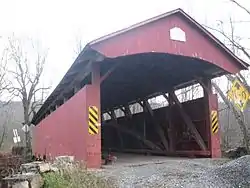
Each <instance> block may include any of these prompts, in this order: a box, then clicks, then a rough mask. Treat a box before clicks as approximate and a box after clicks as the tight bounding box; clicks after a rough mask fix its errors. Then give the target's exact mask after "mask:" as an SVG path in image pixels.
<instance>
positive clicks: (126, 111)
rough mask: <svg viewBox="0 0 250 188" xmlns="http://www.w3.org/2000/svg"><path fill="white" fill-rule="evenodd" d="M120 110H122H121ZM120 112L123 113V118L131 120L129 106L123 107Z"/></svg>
mask: <svg viewBox="0 0 250 188" xmlns="http://www.w3.org/2000/svg"><path fill="white" fill-rule="evenodd" d="M121 109H122V108H121ZM122 111H123V112H124V114H125V116H126V117H128V118H129V119H131V118H132V116H133V114H132V112H131V110H130V108H129V105H125V106H124V109H122Z"/></svg>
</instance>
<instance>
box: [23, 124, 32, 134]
mask: <svg viewBox="0 0 250 188" xmlns="http://www.w3.org/2000/svg"><path fill="white" fill-rule="evenodd" d="M22 130H23V131H24V132H26V133H27V132H29V130H30V128H29V126H28V125H27V124H25V125H24V126H23V127H22Z"/></svg>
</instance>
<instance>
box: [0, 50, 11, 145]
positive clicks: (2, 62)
mask: <svg viewBox="0 0 250 188" xmlns="http://www.w3.org/2000/svg"><path fill="white" fill-rule="evenodd" d="M6 65H7V49H3V50H2V53H1V56H0V98H1V97H2V95H3V94H4V91H5V89H6V88H7V86H8V84H9V82H8V81H7V79H6V74H7V72H6ZM1 99H2V98H1ZM0 102H1V104H0V108H3V107H4V105H5V104H6V103H4V102H3V101H0ZM7 119H8V118H6V119H5V120H7ZM6 126H7V121H6V122H2V123H1V125H0V129H1V134H0V149H1V148H2V146H3V144H4V140H5V139H6V137H7V127H6Z"/></svg>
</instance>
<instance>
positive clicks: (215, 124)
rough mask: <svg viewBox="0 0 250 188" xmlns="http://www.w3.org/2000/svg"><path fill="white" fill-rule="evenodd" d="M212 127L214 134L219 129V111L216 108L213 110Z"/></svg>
mask: <svg viewBox="0 0 250 188" xmlns="http://www.w3.org/2000/svg"><path fill="white" fill-rule="evenodd" d="M211 128H212V133H214V134H216V133H217V132H218V131H219V122H218V113H217V111H215V110H213V111H212V112H211Z"/></svg>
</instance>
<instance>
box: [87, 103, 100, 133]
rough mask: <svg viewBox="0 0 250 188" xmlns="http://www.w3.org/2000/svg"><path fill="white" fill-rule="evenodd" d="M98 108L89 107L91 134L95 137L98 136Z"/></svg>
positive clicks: (89, 129)
mask: <svg viewBox="0 0 250 188" xmlns="http://www.w3.org/2000/svg"><path fill="white" fill-rule="evenodd" d="M98 119H99V116H98V108H97V107H96V106H90V107H89V127H88V131H89V134H91V135H95V134H98V132H99V130H98Z"/></svg>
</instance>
